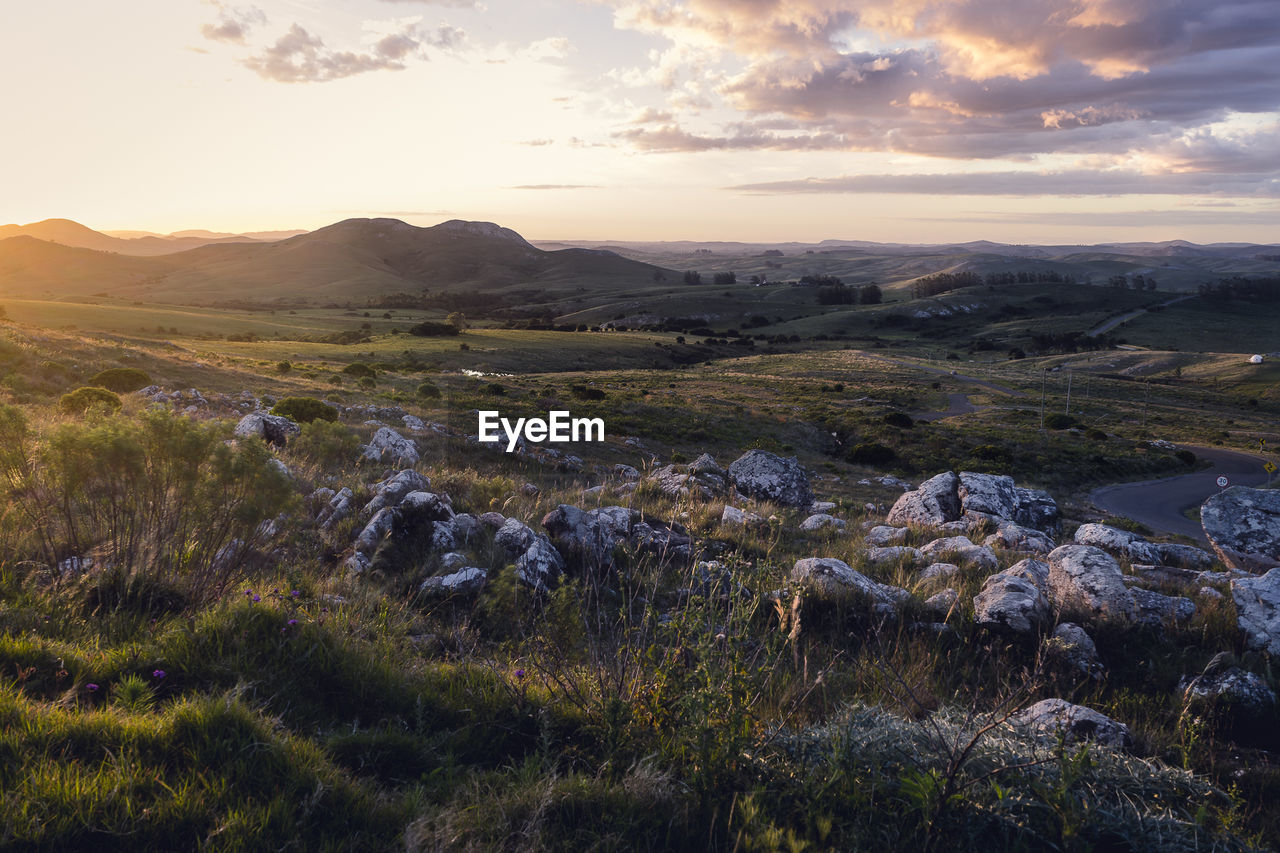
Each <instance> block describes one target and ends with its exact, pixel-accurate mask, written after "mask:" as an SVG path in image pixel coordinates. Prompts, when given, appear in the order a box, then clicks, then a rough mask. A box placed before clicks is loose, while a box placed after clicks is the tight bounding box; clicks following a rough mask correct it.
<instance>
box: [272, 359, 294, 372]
mask: <svg viewBox="0 0 1280 853" xmlns="http://www.w3.org/2000/svg"><path fill="white" fill-rule="evenodd" d="M291 370H293V365H292V364H290V363H289V362H287V361H281V362H278V363H277V364H276V373H288V372H290V371H291Z"/></svg>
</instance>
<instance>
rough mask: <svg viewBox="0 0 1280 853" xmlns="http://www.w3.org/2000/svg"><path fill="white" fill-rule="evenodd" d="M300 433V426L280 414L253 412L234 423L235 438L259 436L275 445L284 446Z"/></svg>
mask: <svg viewBox="0 0 1280 853" xmlns="http://www.w3.org/2000/svg"><path fill="white" fill-rule="evenodd" d="M301 434H302V427H300V426H298V425H297V424H296V423H294V422H293V421H291V420H290V419H289V418H286V417H283V416H281V415H268V414H267V413H266V412H253V413H251V414H248V415H245V416H244V417H243V418H241V419H240V422H239V423H237V424H236V428H235V435H236V437H237V438H260V439H262V440H263V441H266V442H268V443H269V444H274V445H276V446H277V447H284V446H285V445H286V444H288V443H289V440H290V439H291V438H294V437H295V436H298V435H301Z"/></svg>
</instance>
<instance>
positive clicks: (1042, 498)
mask: <svg viewBox="0 0 1280 853" xmlns="http://www.w3.org/2000/svg"><path fill="white" fill-rule="evenodd" d="M1014 492H1016V493H1017V495H1018V508H1017V510H1015V511H1014V514H1013V518H1012V519H1011V520H1012V521H1015V522H1017V523H1018V524H1021V525H1022V526H1023V527H1030V528H1033V529H1035V530H1042V531H1044V532H1045V533H1049V534H1053V535H1057V532H1058V529H1059V527H1060V526H1061V525H1060V522H1059V512H1058V504H1057V502H1056V501H1055V500H1054V499H1053V497H1052V496H1050V494H1049V493H1048V492H1046V491H1044V490H1042V489H1028V488H1024V487H1022V486H1018V487H1016V488H1015V489H1014Z"/></svg>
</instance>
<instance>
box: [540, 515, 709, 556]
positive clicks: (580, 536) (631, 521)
mask: <svg viewBox="0 0 1280 853" xmlns="http://www.w3.org/2000/svg"><path fill="white" fill-rule="evenodd" d="M542 526H543V528H545V529H546V531H547V532H548V533H549V534H550V535H551V537H552V539H553V540H554V541H555V543H556V544H557V545H558V546H559V548H560V551H561V552H562V553H563V554H565V555H566V556H568V557H570V558H571V559H575V560H578V561H580V562H581V563H582V565H583V566H584V567H586V568H588V569H591V570H605V569H611V568H613V566H614V562H615V556H616V550H617V549H618V547H619V546H623V545H625V546H629V547H630V548H631V549H632V550H635V551H645V552H648V553H652V554H657V555H658V556H659V557H662V558H667V559H684V558H688V556H689V553H690V551H689V549H690V545H691V542H692V540H690V538H689V537H688V536H687V535H686V534H685V532H684V531H683V530H682V529H679V528H677V527H675V526H672V525H669V524H666V523H665V522H659V521H654V520H652V519H650V520H643V519H642V518H641V515H640V513H639V512H638V511H637V510H633V509H629V508H627V507H621V506H606V507H599V508H597V509H593V510H589V511H584V510H581V509H578V508H577V507H574V506H569V505H567V504H561V505H560V506H558V507H556V508H555V509H553V510H552V511H551V512H549V513H547V515H546V516H545V517H544V518H543V519H542Z"/></svg>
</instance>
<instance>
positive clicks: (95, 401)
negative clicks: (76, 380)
mask: <svg viewBox="0 0 1280 853" xmlns="http://www.w3.org/2000/svg"><path fill="white" fill-rule="evenodd" d="M120 406H121V403H120V398H119V397H118V396H116V395H115V394H113V393H112V392H110V391H108V390H107V389H106V388H88V387H86V388H77V389H76V390H74V391H72V392H70V393H69V394H63V395H62V399H61V400H59V401H58V408H59V409H60V410H61V411H63V412H66V413H67V414H69V415H82V414H84V413H85V412H87V411H88V410H89V409H91V408H99V409H105V410H106V411H109V412H117V411H119V410H120Z"/></svg>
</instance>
